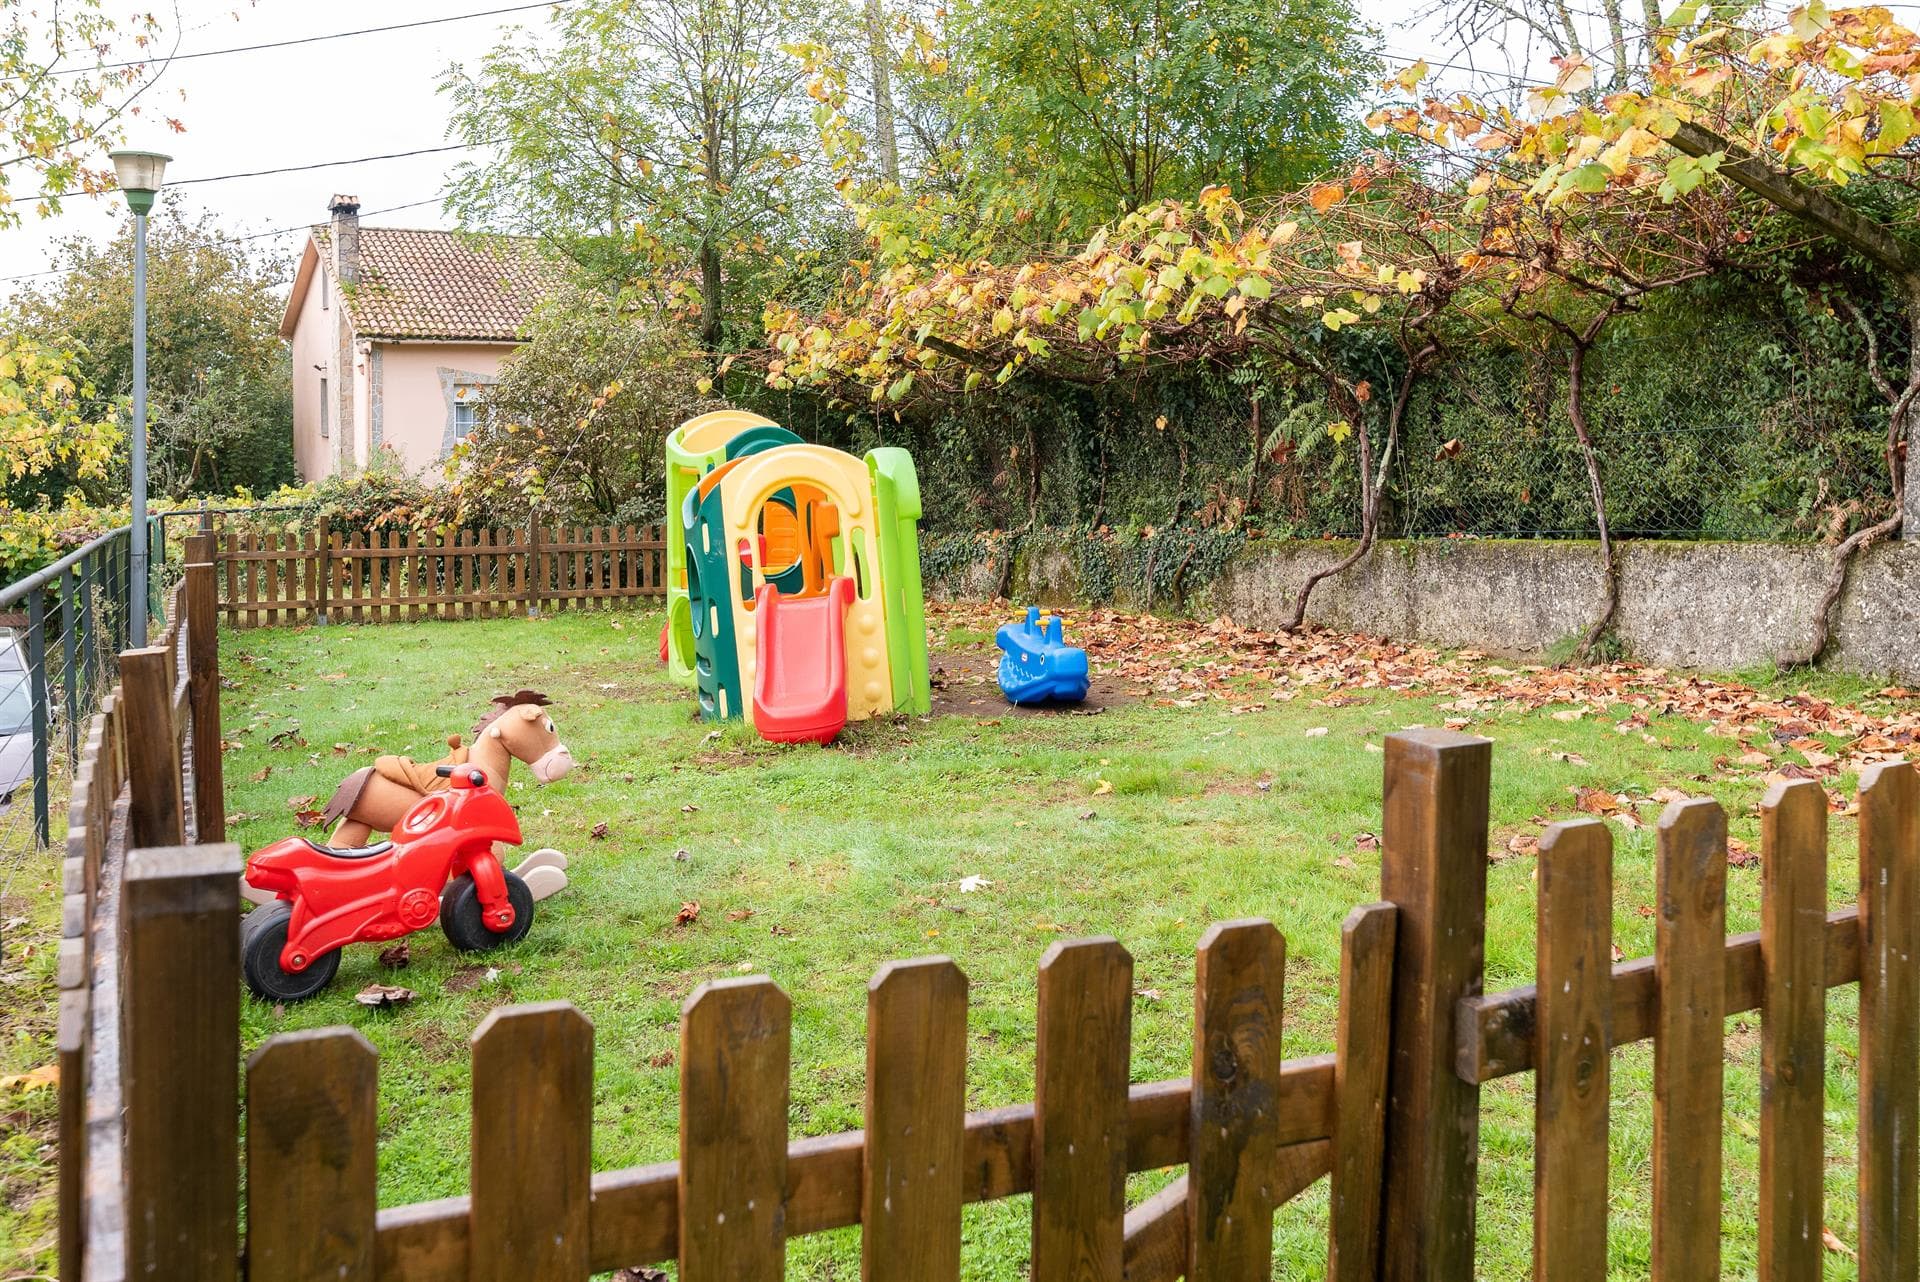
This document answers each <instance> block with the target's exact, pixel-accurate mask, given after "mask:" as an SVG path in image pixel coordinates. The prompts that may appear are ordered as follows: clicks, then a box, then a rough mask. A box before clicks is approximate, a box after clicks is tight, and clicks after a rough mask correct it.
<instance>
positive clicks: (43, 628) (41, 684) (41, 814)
mask: <svg viewBox="0 0 1920 1282" xmlns="http://www.w3.org/2000/svg"><path fill="white" fill-rule="evenodd" d="M27 690H28V693H29V697H31V698H32V700H33V832H34V837H35V839H36V840H37V841H38V842H39V843H40V844H41V845H42V846H44V845H46V844H47V842H48V841H49V840H50V829H49V826H48V818H47V757H48V753H47V598H46V593H44V592H42V591H41V590H40V589H38V588H35V589H34V590H33V591H32V592H30V593H28V594H27Z"/></svg>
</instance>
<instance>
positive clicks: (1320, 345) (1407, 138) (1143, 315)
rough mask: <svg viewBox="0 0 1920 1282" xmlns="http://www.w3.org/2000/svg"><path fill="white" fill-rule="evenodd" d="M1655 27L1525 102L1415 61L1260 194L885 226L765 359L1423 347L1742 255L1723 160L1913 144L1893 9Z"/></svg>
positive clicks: (1079, 375) (1489, 332) (1314, 353)
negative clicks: (1315, 178) (1333, 160)
mask: <svg viewBox="0 0 1920 1282" xmlns="http://www.w3.org/2000/svg"><path fill="white" fill-rule="evenodd" d="M1648 46H1649V54H1650V56H1649V65H1648V66H1647V67H1646V68H1645V69H1644V70H1643V71H1642V72H1641V73H1640V75H1639V76H1638V77H1637V81H1638V87H1635V88H1631V89H1623V90H1619V91H1615V92H1611V93H1605V94H1600V93H1598V92H1597V91H1596V90H1595V88H1594V75H1593V69H1592V67H1591V66H1590V65H1588V64H1587V63H1586V62H1584V61H1582V60H1579V59H1565V60H1561V61H1560V63H1559V65H1558V75H1557V78H1556V80H1555V82H1554V83H1552V84H1549V85H1543V86H1540V87H1538V88H1536V89H1534V90H1532V91H1531V92H1530V93H1528V94H1526V95H1525V97H1524V99H1521V100H1517V101H1512V102H1493V101H1488V100H1482V99H1480V98H1476V97H1475V96H1473V95H1470V94H1461V95H1452V96H1446V97H1442V96H1438V95H1426V94H1423V93H1422V86H1423V84H1424V82H1425V80H1426V73H1427V69H1426V68H1425V67H1424V66H1422V65H1419V64H1416V65H1415V66H1413V67H1410V68H1407V69H1406V70H1405V71H1403V72H1402V73H1401V74H1400V75H1398V76H1397V77H1396V78H1395V79H1394V80H1393V81H1390V82H1389V83H1388V85H1387V88H1388V90H1389V91H1390V93H1391V94H1392V95H1394V101H1392V102H1391V103H1389V105H1387V106H1384V107H1382V108H1380V109H1379V110H1378V111H1376V112H1375V113H1374V115H1373V116H1372V117H1371V119H1370V122H1369V123H1371V124H1372V125H1373V126H1374V127H1375V129H1376V130H1377V131H1378V132H1379V133H1380V134H1381V135H1382V143H1381V146H1380V148H1379V150H1377V151H1376V152H1374V153H1373V154H1371V155H1368V156H1366V157H1364V158H1363V159H1361V160H1360V161H1358V162H1357V163H1355V164H1354V165H1353V166H1352V167H1351V168H1350V169H1349V170H1348V171H1347V172H1345V173H1343V174H1341V175H1339V176H1338V177H1335V178H1332V179H1329V180H1327V181H1323V182H1320V183H1318V184H1316V185H1313V186H1311V187H1308V188H1306V189H1305V190H1302V191H1299V192H1297V193H1295V194H1293V195H1290V196H1288V197H1285V198H1282V199H1278V200H1270V201H1263V202H1260V203H1257V204H1243V203H1241V202H1240V201H1237V200H1236V199H1235V198H1234V197H1233V195H1232V193H1231V192H1230V191H1228V190H1227V189H1226V188H1224V187H1210V188H1208V189H1206V190H1204V191H1202V192H1200V193H1199V195H1198V196H1197V198H1195V199H1193V200H1191V201H1162V202H1160V203H1157V204H1155V205H1152V206H1150V207H1148V208H1144V209H1141V210H1138V211H1135V212H1133V213H1130V214H1127V215H1126V216H1124V217H1123V218H1121V219H1119V220H1118V221H1117V222H1115V223H1113V224H1111V225H1110V226H1109V227H1107V228H1105V229H1103V230H1102V231H1101V232H1099V233H1098V234H1096V235H1095V236H1094V237H1093V238H1092V240H1091V241H1089V242H1088V243H1087V244H1086V245H1085V246H1084V247H1083V248H1081V249H1080V250H1079V252H1077V253H1072V254H1061V255H1058V256H1053V257H1036V258H1033V259H1030V260H1028V261H1023V262H1014V263H1005V262H994V261H988V260H973V261H929V260H927V259H926V258H924V257H921V256H916V255H914V254H912V253H910V252H902V251H900V250H898V249H895V248H889V247H888V245H887V244H886V242H885V241H884V240H883V239H882V238H878V237H876V238H874V240H873V242H872V245H871V248H872V251H873V252H872V254H871V256H870V257H868V258H865V259H862V260H858V261H856V262H855V263H854V264H852V266H851V267H850V268H849V270H848V271H847V273H846V275H845V277H844V279H843V280H842V282H841V286H840V289H839V290H838V292H837V294H836V295H835V296H834V298H833V299H832V300H831V301H830V303H829V304H828V305H827V306H825V307H824V308H821V309H819V310H817V311H812V312H805V311H801V310H799V309H797V308H794V307H791V306H788V305H785V304H781V303H775V304H773V305H771V306H769V307H768V308H767V311H766V313H765V317H764V320H765V324H766V330H767V338H768V349H767V350H766V351H765V352H764V353H763V354H762V356H761V358H760V359H762V360H764V362H765V377H766V380H767V382H768V383H769V385H771V386H773V387H776V388H788V387H796V386H799V387H809V388H813V389H816V390H823V391H826V392H829V393H830V394H832V395H833V396H835V397H836V398H838V400H839V401H841V402H842V403H843V404H844V405H845V407H846V408H847V409H848V410H849V411H850V412H869V413H870V412H872V411H871V408H870V407H879V408H880V409H882V410H888V409H891V410H893V411H895V412H898V411H901V410H904V409H905V408H906V407H908V406H909V405H911V404H913V403H916V402H923V401H928V400H933V401H938V400H941V399H944V398H951V397H955V396H959V395H964V394H967V393H971V392H975V391H977V390H982V389H986V388H992V387H996V386H1004V385H1006V384H1008V383H1010V382H1012V381H1013V380H1014V379H1016V378H1018V377H1020V376H1022V375H1023V374H1030V375H1039V376H1042V377H1046V378H1055V379H1064V380H1069V381H1076V382H1089V383H1091V382H1098V381H1101V380H1104V379H1108V378H1112V377H1114V376H1116V375H1117V374H1119V373H1121V372H1123V371H1124V370H1126V369H1127V368H1128V367H1136V366H1141V365H1145V364H1149V363H1154V362H1160V363H1179V362H1195V361H1223V360H1225V361H1231V360H1233V359H1235V358H1236V357H1237V356H1240V355H1243V354H1244V353H1245V352H1246V351H1247V350H1248V349H1250V348H1253V347H1256V346H1258V347H1261V348H1265V349H1267V350H1269V351H1271V352H1274V353H1276V354H1278V355H1279V356H1280V357H1282V358H1283V359H1288V360H1296V361H1305V362H1309V363H1310V362H1312V361H1326V360H1331V359H1335V358H1334V357H1332V356H1330V355H1329V352H1330V345H1329V341H1328V340H1329V338H1330V336H1333V335H1337V334H1338V333H1339V332H1340V331H1342V330H1347V329H1375V330H1380V331H1384V332H1385V333H1386V334H1387V335H1390V336H1391V337H1392V339H1393V341H1394V342H1395V343H1396V345H1397V346H1398V347H1399V348H1400V350H1401V351H1402V352H1403V353H1405V354H1408V355H1411V354H1412V353H1414V352H1416V351H1419V350H1422V349H1423V348H1424V347H1425V346H1427V345H1428V344H1430V343H1432V342H1438V343H1441V344H1442V345H1443V346H1444V345H1446V344H1448V343H1452V342H1467V341H1478V340H1485V339H1489V338H1495V337H1499V338H1501V339H1503V340H1504V341H1526V340H1525V334H1524V332H1523V331H1525V329H1526V326H1525V324H1524V322H1525V321H1526V320H1528V319H1529V318H1530V319H1531V320H1532V321H1533V322H1536V323H1537V322H1539V321H1541V320H1543V319H1544V320H1551V319H1552V318H1554V317H1556V316H1559V317H1574V318H1577V315H1578V314H1580V313H1581V312H1582V309H1583V308H1584V309H1587V310H1591V309H1593V308H1594V307H1610V306H1613V305H1614V302H1615V300H1618V301H1619V302H1620V304H1621V305H1624V306H1630V305H1631V304H1632V302H1633V300H1634V298H1635V297H1636V296H1637V293H1638V292H1644V290H1645V288H1646V287H1647V286H1648V285H1649V284H1650V283H1656V282H1660V281H1666V280H1677V279H1684V278H1690V277H1691V276H1693V275H1696V274H1699V272H1701V271H1704V270H1707V269H1709V268H1712V267H1715V266H1718V265H1720V264H1721V263H1723V262H1724V261H1726V260H1728V259H1729V258H1730V257H1731V256H1734V255H1737V254H1738V253H1739V252H1740V246H1741V245H1743V244H1745V243H1746V242H1747V241H1748V239H1749V238H1750V224H1751V223H1752V222H1753V221H1754V217H1755V215H1754V214H1753V213H1752V212H1750V211H1746V210H1744V209H1743V207H1742V206H1741V205H1740V204H1739V202H1738V200H1737V199H1736V196H1737V193H1735V192H1734V191H1733V190H1732V188H1731V187H1730V186H1729V185H1728V184H1725V183H1722V182H1717V181H1714V179H1715V178H1716V176H1717V175H1719V174H1720V173H1721V170H1722V169H1723V167H1726V166H1729V165H1732V164H1736V163H1739V162H1741V161H1743V160H1744V161H1752V160H1753V158H1756V157H1758V158H1761V160H1760V163H1765V164H1767V165H1769V166H1773V167H1776V168H1777V169H1778V170H1779V171H1780V172H1782V173H1784V174H1788V175H1793V176H1797V177H1798V178H1799V179H1800V180H1802V181H1806V182H1810V183H1817V184H1821V185H1832V186H1843V185H1845V184H1847V183H1848V182H1849V181H1852V180H1854V179H1856V178H1858V177H1859V176H1861V175H1863V174H1872V173H1876V172H1879V171H1882V170H1885V169H1887V168H1888V167H1891V166H1900V167H1902V168H1904V167H1905V166H1906V165H1907V164H1909V163H1910V161H1911V158H1912V153H1913V142H1914V133H1915V124H1914V117H1913V98H1914V93H1915V90H1916V88H1920V41H1916V37H1915V35H1914V33H1913V32H1911V31H1909V30H1908V29H1907V28H1905V27H1903V26H1901V25H1900V24H1898V23H1897V22H1895V21H1894V20H1893V19H1892V17H1891V16H1890V14H1889V13H1888V11H1887V10H1885V9H1882V8H1877V7H1876V8H1861V9H1847V10H1835V11H1831V12H1829V11H1827V10H1826V9H1825V8H1824V7H1822V6H1819V5H1813V6H1809V7H1807V8H1805V9H1801V10H1796V11H1795V12H1794V13H1793V14H1792V15H1791V17H1790V18H1789V20H1788V21H1787V22H1786V23H1785V24H1784V25H1782V26H1780V27H1779V28H1776V29H1769V30H1748V29H1742V28H1741V27H1739V26H1737V25H1734V24H1731V23H1727V22H1722V21H1719V20H1718V19H1717V18H1716V16H1715V13H1714V11H1711V10H1707V9H1704V8H1702V7H1701V6H1700V5H1699V4H1697V3H1690V4H1687V5H1683V6H1682V7H1681V8H1680V9H1679V10H1677V11H1676V12H1675V13H1674V14H1673V15H1671V17H1670V19H1669V21H1668V25H1667V27H1666V28H1665V29H1663V30H1661V31H1658V32H1655V33H1652V34H1651V35H1650V37H1649V41H1648ZM1703 137H1704V138H1705V139H1707V140H1708V142H1709V144H1711V145H1710V146H1703V145H1702V144H1701V142H1700V139H1701V138H1703ZM856 212H857V213H859V214H860V216H861V217H862V218H863V219H866V218H876V219H877V217H878V215H877V214H876V213H875V211H873V210H868V209H861V210H857V211H856ZM1516 318H1519V319H1518V320H1517V319H1516ZM1517 324H1518V325H1519V328H1518V329H1517V328H1516V325H1517ZM1537 327H1538V326H1537V324H1536V328H1537Z"/></svg>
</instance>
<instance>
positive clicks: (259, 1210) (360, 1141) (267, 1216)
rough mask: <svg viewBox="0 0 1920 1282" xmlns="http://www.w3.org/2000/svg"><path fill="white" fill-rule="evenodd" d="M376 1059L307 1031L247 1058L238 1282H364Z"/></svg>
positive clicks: (335, 1037) (366, 1049) (333, 1035)
mask: <svg viewBox="0 0 1920 1282" xmlns="http://www.w3.org/2000/svg"><path fill="white" fill-rule="evenodd" d="M379 1060H380V1057H379V1055H378V1054H377V1053H376V1052H375V1051H374V1049H373V1046H372V1045H371V1044H370V1043H369V1042H368V1041H367V1039H366V1038H364V1037H362V1036H361V1035H360V1034H359V1033H357V1032H355V1031H354V1030H353V1029H351V1028H315V1029H306V1030H303V1031H301V1032H297V1033H281V1034H280V1035H279V1036H277V1037H274V1038H272V1039H270V1040H269V1041H268V1042H267V1044H266V1045H265V1046H262V1047H261V1048H260V1049H259V1050H257V1051H255V1052H254V1053H253V1057H252V1058H251V1059H249V1060H248V1061H247V1204H248V1206H250V1207H252V1208H254V1209H253V1213H252V1214H251V1215H250V1216H249V1217H248V1219H247V1282H306V1280H307V1279H310V1278H327V1279H331V1280H332V1282H373V1268H374V1254H373V1234H374V1215H375V1203H376V1201H377V1197H376V1193H377V1184H378V1178H379V1177H378V1173H377V1171H376V1169H375V1153H374V1144H375V1139H376V1133H377V1130H378V1121H379V1119H378V1116H377V1114H376V1111H375V1091H376V1089H377V1082H376V1071H377V1069H378V1068H379Z"/></svg>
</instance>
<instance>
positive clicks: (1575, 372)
mask: <svg viewBox="0 0 1920 1282" xmlns="http://www.w3.org/2000/svg"><path fill="white" fill-rule="evenodd" d="M1586 368H1587V349H1586V346H1585V344H1583V343H1575V344H1574V348H1573V354H1572V355H1571V356H1570V357H1568V358H1567V418H1568V419H1569V420H1571V421H1572V423H1573V434H1574V435H1575V436H1576V437H1578V438H1579V440H1580V454H1581V457H1582V458H1583V459H1584V460H1585V461H1586V465H1587V486H1588V488H1589V489H1590V490H1591V491H1592V493H1593V517H1594V522H1595V524H1596V525H1597V526H1598V527H1599V530H1600V575H1601V579H1602V581H1603V582H1604V583H1605V587H1606V598H1605V600H1603V601H1602V602H1601V606H1600V617H1599V618H1597V619H1595V620H1594V621H1593V625H1592V626H1591V627H1589V628H1588V629H1587V632H1586V635H1585V636H1583V637H1581V638H1580V645H1579V648H1578V649H1576V650H1575V651H1574V657H1575V658H1578V659H1580V660H1582V661H1585V659H1586V658H1587V656H1588V655H1589V654H1591V653H1592V652H1593V646H1594V643H1595V642H1596V641H1598V640H1599V639H1600V637H1601V635H1602V634H1603V633H1605V632H1606V630H1607V629H1608V628H1609V627H1610V626H1612V624H1613V616H1614V612H1615V611H1616V610H1618V609H1619V608H1620V566H1619V564H1618V563H1617V562H1616V561H1615V560H1614V555H1613V531H1612V530H1611V529H1610V528H1609V527H1608V525H1607V489H1606V484H1605V482H1603V481H1602V480H1601V479H1600V455H1599V453H1598V451H1596V450H1595V449H1594V448H1593V437H1592V435H1590V434H1589V433H1588V431H1587V407H1586V400H1585V396H1586V388H1585V379H1586Z"/></svg>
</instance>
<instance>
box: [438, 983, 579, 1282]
mask: <svg viewBox="0 0 1920 1282" xmlns="http://www.w3.org/2000/svg"><path fill="white" fill-rule="evenodd" d="M592 1140H593V1025H592V1024H590V1023H588V1022H587V1017H586V1016H585V1015H582V1014H581V1013H580V1012H579V1011H578V1010H576V1009H574V1007H573V1006H572V1004H571V1003H568V1002H541V1003H539V1004H537V1005H531V1006H509V1007H505V1008H503V1009H501V1010H496V1011H494V1012H493V1013H492V1014H490V1015H488V1016H487V1017H486V1019H485V1020H483V1021H482V1022H481V1024H480V1027H479V1029H478V1030H477V1031H475V1033H474V1035H473V1132H472V1139H471V1140H470V1141H469V1142H470V1143H471V1144H472V1146H473V1175H472V1179H471V1181H470V1182H471V1185H472V1189H473V1192H472V1203H471V1210H470V1217H469V1220H468V1224H469V1228H468V1230H467V1240H468V1242H469V1243H470V1248H469V1256H470V1263H469V1272H468V1277H469V1278H471V1279H472V1282H520V1280H521V1279H531V1278H541V1279H551V1282H587V1277H588V1269H587V1214H588V1201H589V1196H590V1193H589V1186H588V1181H589V1180H590V1179H591V1178H592V1172H593V1161H592V1151H591V1144H592Z"/></svg>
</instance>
